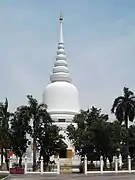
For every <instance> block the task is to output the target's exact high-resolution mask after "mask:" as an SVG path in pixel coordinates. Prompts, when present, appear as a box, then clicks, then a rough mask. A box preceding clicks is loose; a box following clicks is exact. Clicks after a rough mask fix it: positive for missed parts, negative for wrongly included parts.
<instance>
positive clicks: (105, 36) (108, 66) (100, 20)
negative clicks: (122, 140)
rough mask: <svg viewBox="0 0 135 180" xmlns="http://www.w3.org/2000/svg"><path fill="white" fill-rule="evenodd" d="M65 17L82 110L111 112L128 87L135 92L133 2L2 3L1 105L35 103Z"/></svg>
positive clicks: (51, 0)
mask: <svg viewBox="0 0 135 180" xmlns="http://www.w3.org/2000/svg"><path fill="white" fill-rule="evenodd" d="M61 10H62V11H63V15H64V25H63V26H64V27H63V28H64V41H65V46H66V54H67V57H68V62H69V68H70V72H71V74H72V79H73V82H74V84H75V85H76V86H77V88H78V90H79V95H80V105H81V108H87V107H90V106H92V105H95V106H97V107H98V108H102V109H103V111H104V112H106V113H110V108H111V105H112V102H113V100H114V98H115V97H116V96H119V95H121V93H122V88H123V87H124V86H128V87H129V88H130V89H131V90H133V91H134V92H135V49H134V47H135V20H134V19H135V1H134V0H83V1H79V0H65V1H63V0H57V1H55V0H23V1H21V0H1V1H0V67H1V68H0V100H1V101H4V99H5V97H8V99H9V105H10V110H14V109H15V108H16V107H17V106H18V105H21V104H25V103H27V99H26V95H27V94H33V96H34V97H36V98H37V99H38V100H39V101H41V99H42V93H43V90H44V88H45V86H46V85H47V84H48V82H49V75H50V73H51V71H52V67H53V63H54V61H55V55H56V49H57V42H58V38H59V22H58V18H59V14H60V11H61Z"/></svg>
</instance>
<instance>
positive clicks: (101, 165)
mask: <svg viewBox="0 0 135 180" xmlns="http://www.w3.org/2000/svg"><path fill="white" fill-rule="evenodd" d="M103 166H104V164H103V156H101V157H100V172H101V174H103Z"/></svg>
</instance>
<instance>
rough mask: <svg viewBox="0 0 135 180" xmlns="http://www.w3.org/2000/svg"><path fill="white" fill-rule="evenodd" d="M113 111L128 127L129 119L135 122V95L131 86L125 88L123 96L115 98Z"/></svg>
mask: <svg viewBox="0 0 135 180" xmlns="http://www.w3.org/2000/svg"><path fill="white" fill-rule="evenodd" d="M111 112H112V113H114V114H115V116H116V118H117V119H118V121H119V122H120V123H122V122H124V123H125V126H126V129H128V125H129V121H131V122H133V120H134V117H135V96H134V93H133V92H132V91H130V90H129V88H126V87H124V88H123V96H119V97H117V98H116V99H115V100H114V103H113V105H112V109H111Z"/></svg>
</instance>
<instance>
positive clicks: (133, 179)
mask: <svg viewBox="0 0 135 180" xmlns="http://www.w3.org/2000/svg"><path fill="white" fill-rule="evenodd" d="M10 179H11V180H23V179H25V180H34V179H35V180H83V179H84V180H135V174H118V175H114V174H112V175H107V174H105V175H87V176H85V175H82V174H72V175H71V174H69V175H65V174H64V175H59V176H57V175H56V176H49V175H48V176H47V175H46V176H44V175H43V176H39V175H27V176H24V175H22V176H17V175H16V176H11V177H10Z"/></svg>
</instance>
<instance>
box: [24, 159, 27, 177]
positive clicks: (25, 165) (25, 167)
mask: <svg viewBox="0 0 135 180" xmlns="http://www.w3.org/2000/svg"><path fill="white" fill-rule="evenodd" d="M24 162H25V164H24V170H25V171H24V173H25V174H27V156H25V159H24Z"/></svg>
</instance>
